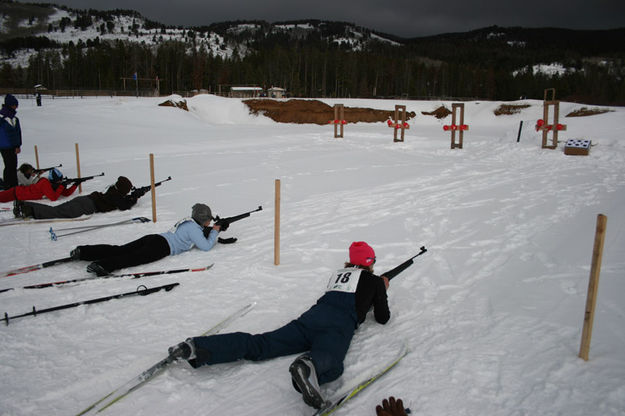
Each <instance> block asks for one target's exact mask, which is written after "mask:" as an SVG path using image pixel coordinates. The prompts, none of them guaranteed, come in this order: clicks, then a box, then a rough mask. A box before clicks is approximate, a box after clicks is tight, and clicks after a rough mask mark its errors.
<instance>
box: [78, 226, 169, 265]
mask: <svg viewBox="0 0 625 416" xmlns="http://www.w3.org/2000/svg"><path fill="white" fill-rule="evenodd" d="M78 248H80V259H81V260H95V261H96V262H97V263H98V264H99V265H100V266H102V267H103V268H104V269H105V270H106V271H108V272H112V271H114V270H118V269H123V268H124V267H132V266H138V265H140V264H146V263H152V262H153V261H157V260H160V259H162V258H163V257H167V256H169V254H170V252H171V251H170V249H169V243H168V242H167V240H166V239H165V237H163V236H161V235H158V234H148V235H146V236H143V237H141V238H139V239H138V240H135V241H131V242H130V243H128V244H124V245H123V246H114V245H109V244H95V245H88V246H78Z"/></svg>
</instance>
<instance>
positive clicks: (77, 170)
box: [74, 143, 82, 194]
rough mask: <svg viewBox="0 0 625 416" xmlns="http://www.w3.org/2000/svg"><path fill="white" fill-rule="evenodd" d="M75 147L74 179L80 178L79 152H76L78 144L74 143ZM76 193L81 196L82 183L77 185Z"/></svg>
mask: <svg viewBox="0 0 625 416" xmlns="http://www.w3.org/2000/svg"><path fill="white" fill-rule="evenodd" d="M74 146H75V147H76V177H77V178H80V152H78V143H74ZM78 193H79V194H82V183H79V184H78Z"/></svg>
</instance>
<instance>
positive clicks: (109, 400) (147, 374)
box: [77, 303, 256, 416]
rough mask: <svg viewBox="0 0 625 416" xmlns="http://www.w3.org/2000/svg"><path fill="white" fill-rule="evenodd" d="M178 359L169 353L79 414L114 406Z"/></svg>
mask: <svg viewBox="0 0 625 416" xmlns="http://www.w3.org/2000/svg"><path fill="white" fill-rule="evenodd" d="M255 305H256V303H250V304H248V305H245V306H243V307H242V308H240V309H238V310H236V311H235V312H233V313H231V314H230V315H228V316H227V317H225V318H224V319H223V320H221V321H220V322H219V323H218V324H216V325H215V326H213V327H211V328H210V329H208V330H207V331H205V332H204V333H203V334H202V335H212V334H217V333H218V332H220V331H221V330H222V329H224V328H226V327H227V326H228V325H230V324H231V323H232V322H234V321H235V320H237V319H239V318H241V317H243V316H245V315H246V314H247V313H248V312H249V311H251V310H252V308H253V307H254V306H255ZM176 359H177V358H176V357H172V356H171V355H168V356H167V357H165V358H163V359H162V360H160V361H159V362H157V363H156V364H154V365H153V366H151V367H150V368H148V369H147V370H145V371H143V372H141V374H139V375H138V376H137V377H135V378H133V379H131V380H129V381H128V382H127V383H126V384H124V385H123V386H120V387H118V388H117V389H115V390H113V391H112V392H110V393H109V394H107V395H106V396H103V397H102V398H101V399H99V400H97V401H96V402H95V403H93V404H92V405H90V406H88V407H87V408H86V409H85V410H83V411H82V412H80V413H78V415H77V416H81V415H91V414H95V413H99V412H101V411H103V410H104V409H106V408H108V407H109V406H112V405H113V404H115V403H116V402H118V401H120V400H122V399H123V398H124V397H126V396H128V395H129V394H130V393H132V392H133V391H135V390H137V389H138V388H139V387H141V386H142V385H143V384H145V383H147V382H148V381H150V380H151V379H153V378H154V377H156V376H158V375H159V374H160V373H161V372H163V370H165V368H167V367H168V366H169V365H170V364H172V363H173V362H174V361H176Z"/></svg>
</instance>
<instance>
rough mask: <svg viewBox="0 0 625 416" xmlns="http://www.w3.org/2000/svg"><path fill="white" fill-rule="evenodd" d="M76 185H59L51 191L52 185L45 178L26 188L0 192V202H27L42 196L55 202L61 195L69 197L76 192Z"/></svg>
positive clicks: (21, 187) (20, 187)
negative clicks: (15, 200)
mask: <svg viewBox="0 0 625 416" xmlns="http://www.w3.org/2000/svg"><path fill="white" fill-rule="evenodd" d="M76 188H77V185H76V184H74V185H72V186H70V187H69V188H67V189H66V188H65V186H63V185H59V186H58V187H57V188H56V190H54V189H52V184H50V181H49V180H48V179H46V178H41V179H39V181H38V182H37V183H35V184H32V185H28V186H16V187H14V188H11V189H7V190H6V191H2V192H0V202H9V201H13V200H14V199H18V200H20V201H29V200H34V199H42V198H43V197H44V196H45V197H46V198H48V199H49V200H50V201H56V200H57V199H58V198H59V197H60V196H61V195H63V196H70V195H71V194H73V193H74V191H75V190H76Z"/></svg>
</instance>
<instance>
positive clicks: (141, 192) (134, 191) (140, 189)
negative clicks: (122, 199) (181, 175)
mask: <svg viewBox="0 0 625 416" xmlns="http://www.w3.org/2000/svg"><path fill="white" fill-rule="evenodd" d="M167 181H171V176H168V177H167V179H163V180H162V181H160V182H156V183H155V184H154V187H155V188H156V187H157V186H160V184H162V183H163V182H167ZM150 189H152V185H146V186H140V187H138V188H137V187H136V186H133V187H132V194H131V195H133V196H136V197H137V198H140V197H142V196H143V195H145V193H146V192H147V191H149V190H150Z"/></svg>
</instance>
